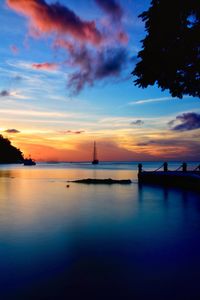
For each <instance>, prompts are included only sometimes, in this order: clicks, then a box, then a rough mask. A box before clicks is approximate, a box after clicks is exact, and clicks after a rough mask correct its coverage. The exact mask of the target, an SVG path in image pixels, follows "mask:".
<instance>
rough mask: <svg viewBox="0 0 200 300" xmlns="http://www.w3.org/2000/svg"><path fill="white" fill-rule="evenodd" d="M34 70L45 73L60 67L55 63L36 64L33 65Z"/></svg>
mask: <svg viewBox="0 0 200 300" xmlns="http://www.w3.org/2000/svg"><path fill="white" fill-rule="evenodd" d="M32 68H33V69H36V70H44V71H54V70H56V69H58V65H57V64H55V63H48V62H45V63H34V64H32Z"/></svg>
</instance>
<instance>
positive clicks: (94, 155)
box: [92, 141, 99, 165]
mask: <svg viewBox="0 0 200 300" xmlns="http://www.w3.org/2000/svg"><path fill="white" fill-rule="evenodd" d="M98 163H99V161H98V159H97V147H96V142H95V141H94V152H93V161H92V164H93V165H97V164H98Z"/></svg>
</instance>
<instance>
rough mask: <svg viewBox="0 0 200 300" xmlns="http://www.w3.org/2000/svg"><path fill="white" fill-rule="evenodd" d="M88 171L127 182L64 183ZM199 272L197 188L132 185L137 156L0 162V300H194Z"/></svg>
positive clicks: (149, 165) (94, 175) (150, 167)
mask: <svg viewBox="0 0 200 300" xmlns="http://www.w3.org/2000/svg"><path fill="white" fill-rule="evenodd" d="M160 165H161V163H160V162H153V163H150V162H148V163H144V169H146V170H154V169H156V168H157V167H159V166H160ZM179 165H180V162H173V163H170V168H171V169H172V170H175V169H176V168H177V167H178V166H179ZM196 165H198V162H193V163H190V168H193V167H194V166H196ZM88 177H91V178H113V179H132V181H133V183H132V184H131V185H110V186H108V185H100V186H99V185H92V184H91V185H84V184H76V183H67V180H72V179H80V178H88ZM67 184H69V187H68V188H67V186H66V185H67ZM199 278H200V195H199V193H197V192H194V191H190V190H181V189H178V188H177V189H176V188H162V187H159V186H143V187H139V186H138V184H137V163H114V162H113V163H101V164H99V165H98V166H92V165H91V164H89V163H59V164H37V165H36V166H32V167H27V166H26V167H25V166H22V165H1V166H0V299H2V300H7V299H20V300H23V299H27V300H29V299H37V300H40V299H41V300H43V299H45V300H48V299H69V300H73V299H93V300H96V299H122V300H123V299H125V300H129V299H131V300H132V299H136V300H140V299H145V300H146V299H160V300H164V299H167V300H168V299H187V300H192V299H198V300H199V299H200V285H199Z"/></svg>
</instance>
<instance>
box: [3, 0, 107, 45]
mask: <svg viewBox="0 0 200 300" xmlns="http://www.w3.org/2000/svg"><path fill="white" fill-rule="evenodd" d="M6 3H7V5H8V7H9V8H11V9H13V10H15V11H16V12H18V13H20V14H22V15H24V16H26V17H27V18H28V19H29V22H30V26H31V27H30V28H31V29H32V33H33V34H36V35H41V34H50V33H57V34H68V35H70V36H72V37H73V38H75V39H77V40H79V41H82V42H83V41H87V42H90V43H92V44H94V45H98V44H100V43H101V41H102V38H103V37H102V35H101V33H100V31H99V30H98V29H97V28H96V23H95V22H94V21H84V20H82V19H81V18H80V17H79V16H78V15H76V14H75V13H74V12H73V11H72V10H70V9H69V8H68V7H66V6H63V5H61V4H59V3H53V4H47V3H46V2H45V1H44V0H7V1H6Z"/></svg>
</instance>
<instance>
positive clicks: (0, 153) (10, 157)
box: [0, 134, 24, 164]
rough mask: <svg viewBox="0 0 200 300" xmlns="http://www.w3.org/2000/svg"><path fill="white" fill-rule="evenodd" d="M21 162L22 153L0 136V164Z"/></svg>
mask: <svg viewBox="0 0 200 300" xmlns="http://www.w3.org/2000/svg"><path fill="white" fill-rule="evenodd" d="M23 160H24V158H23V154H22V152H21V151H20V150H19V149H17V148H16V147H14V146H12V145H11V142H10V141H9V139H6V138H4V137H3V136H2V135H1V134H0V164H10V163H22V162H23Z"/></svg>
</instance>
